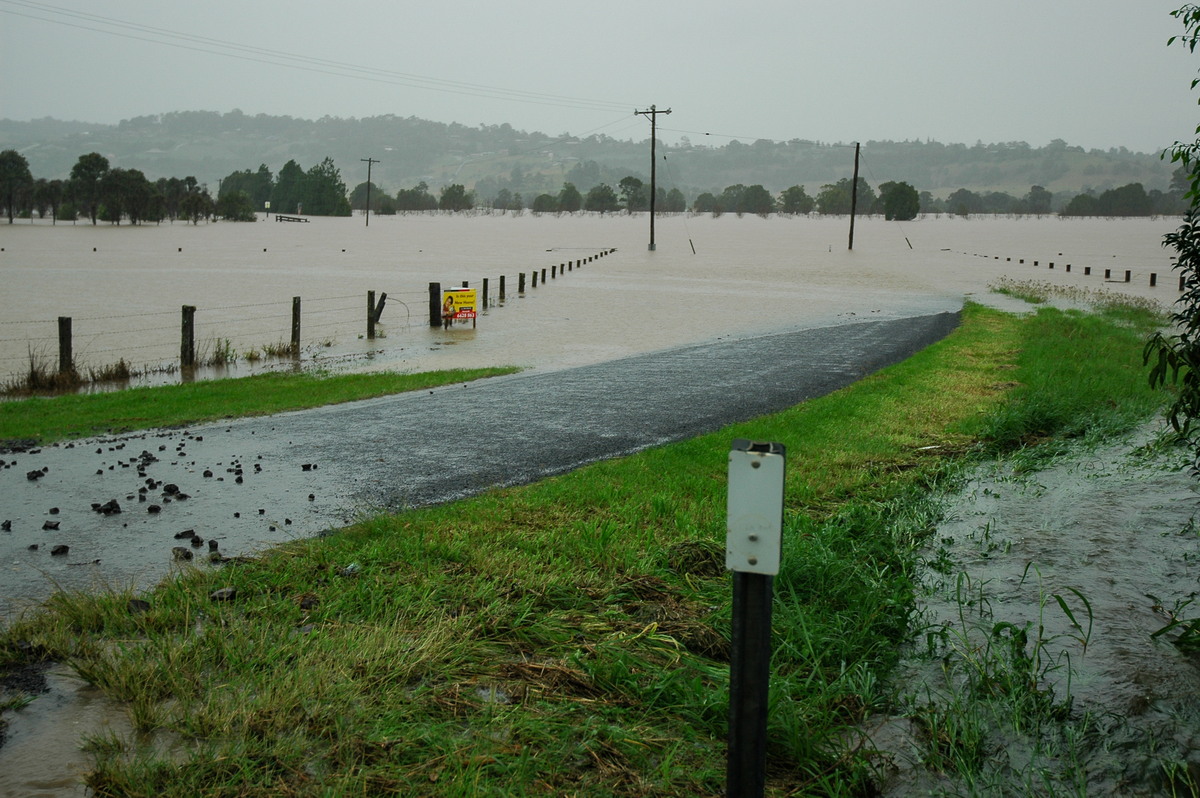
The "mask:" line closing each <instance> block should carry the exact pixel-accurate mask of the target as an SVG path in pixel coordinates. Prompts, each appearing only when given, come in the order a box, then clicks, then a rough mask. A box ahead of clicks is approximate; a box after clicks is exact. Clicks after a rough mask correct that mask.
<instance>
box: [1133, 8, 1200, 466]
mask: <svg viewBox="0 0 1200 798" xmlns="http://www.w3.org/2000/svg"><path fill="white" fill-rule="evenodd" d="M1172 16H1174V17H1175V18H1176V19H1178V20H1180V21H1181V22H1182V23H1183V26H1184V31H1185V33H1184V34H1183V35H1182V36H1173V37H1171V38H1170V39H1169V40H1168V42H1167V44H1168V46H1170V45H1171V44H1174V43H1175V42H1177V41H1178V42H1180V43H1182V44H1183V45H1184V46H1186V47H1187V48H1188V51H1189V52H1191V53H1195V51H1196V44H1197V42H1198V41H1200V6H1195V5H1190V4H1189V5H1185V6H1183V7H1182V8H1179V9H1177V10H1176V11H1173V12H1172ZM1197 85H1198V82H1197V81H1192V88H1195V87H1196V86H1197ZM1195 134H1196V136H1197V138H1196V139H1195V141H1193V142H1191V143H1186V144H1185V143H1182V142H1176V144H1175V146H1173V147H1171V149H1170V150H1169V152H1170V154H1171V162H1172V163H1178V164H1179V165H1180V166H1181V167H1182V168H1184V169H1186V171H1187V174H1188V176H1189V178H1190V180H1189V181H1188V182H1189V184H1190V187H1189V188H1188V190H1187V193H1186V197H1187V199H1188V201H1189V203H1190V204H1189V207H1188V210H1187V213H1186V214H1185V215H1184V218H1183V224H1182V225H1181V226H1180V227H1179V228H1177V229H1176V230H1174V231H1173V232H1171V233H1168V234H1167V235H1165V236H1164V237H1163V246H1165V247H1170V248H1171V249H1174V250H1175V252H1176V256H1175V268H1176V269H1178V270H1179V272H1180V274H1181V276H1182V277H1183V286H1184V291H1183V294H1182V295H1181V296H1180V297H1179V299H1178V300H1177V301H1176V303H1175V308H1176V310H1175V312H1174V313H1172V315H1171V321H1172V322H1173V325H1172V329H1173V330H1175V332H1172V333H1170V334H1164V333H1162V332H1157V333H1154V334H1153V335H1152V336H1151V337H1150V338H1149V340H1147V342H1146V348H1145V351H1144V358H1145V362H1146V363H1147V364H1148V365H1150V386H1151V387H1162V386H1164V385H1165V384H1166V383H1167V382H1172V383H1175V384H1176V385H1177V386H1178V390H1177V391H1176V392H1175V394H1174V399H1173V401H1172V403H1171V405H1170V407H1169V408H1168V409H1167V418H1168V420H1169V421H1170V423H1171V426H1172V427H1173V428H1174V429H1175V431H1176V433H1177V434H1178V436H1179V437H1180V439H1181V440H1184V441H1186V442H1187V443H1188V444H1189V445H1190V446H1191V447H1192V452H1193V456H1194V463H1195V467H1196V468H1197V469H1200V436H1198V435H1197V432H1196V430H1195V429H1194V423H1195V420H1196V419H1197V418H1200V126H1198V127H1197V128H1196V130H1195Z"/></svg>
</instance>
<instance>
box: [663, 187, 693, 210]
mask: <svg viewBox="0 0 1200 798" xmlns="http://www.w3.org/2000/svg"><path fill="white" fill-rule="evenodd" d="M662 209H663V211H664V212H665V213H683V212H684V211H686V210H687V197H685V196H683V192H682V191H680V190H679V189H677V188H672V189H671V190H670V191H668V192H667V196H666V201H665V202H663V203H662Z"/></svg>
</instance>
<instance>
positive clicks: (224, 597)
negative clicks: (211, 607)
mask: <svg viewBox="0 0 1200 798" xmlns="http://www.w3.org/2000/svg"><path fill="white" fill-rule="evenodd" d="M208 597H209V598H210V599H212V600H213V601H233V600H234V599H235V598H237V588H236V587H223V588H220V589H219V590H214V591H213V592H212V593H209V594H208Z"/></svg>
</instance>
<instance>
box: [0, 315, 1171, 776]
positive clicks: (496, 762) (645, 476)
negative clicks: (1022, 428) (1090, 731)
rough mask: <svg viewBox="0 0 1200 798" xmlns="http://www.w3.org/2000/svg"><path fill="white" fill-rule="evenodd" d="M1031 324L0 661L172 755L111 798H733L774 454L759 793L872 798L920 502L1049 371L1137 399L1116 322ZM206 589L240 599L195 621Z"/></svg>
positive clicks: (1133, 360) (129, 763)
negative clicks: (748, 505) (1126, 386)
mask: <svg viewBox="0 0 1200 798" xmlns="http://www.w3.org/2000/svg"><path fill="white" fill-rule="evenodd" d="M1043 313H1045V314H1046V317H1045V318H1044V319H1042V318H1041V316H1040V315H1039V317H1038V319H1040V321H1039V320H1033V319H1024V320H1023V319H1019V318H1016V317H1013V316H1008V315H1004V314H1001V313H998V312H995V311H990V310H986V309H983V308H980V307H975V306H970V307H968V308H967V309H966V310H965V312H964V315H963V323H962V326H961V327H960V329H959V330H957V331H956V332H955V333H954V334H952V335H951V336H950V337H949V338H947V339H946V340H945V341H942V342H940V343H938V344H936V345H934V346H932V347H930V348H928V349H926V350H925V351H923V352H921V353H919V354H918V355H916V356H915V357H913V358H911V359H909V360H908V361H906V362H904V363H901V364H899V365H897V366H894V367H892V368H889V369H887V370H885V371H883V372H880V373H878V374H877V375H874V376H872V377H870V378H867V379H865V380H862V381H860V382H859V383H857V384H855V385H853V386H851V387H849V388H846V389H844V390H842V391H839V392H837V393H835V394H832V395H830V396H827V397H824V398H822V399H818V400H814V401H811V402H807V403H805V404H803V405H800V406H797V407H795V408H792V409H790V410H787V411H784V412H782V413H778V414H774V415H771V416H767V417H763V418H760V419H756V420H754V421H751V422H748V423H745V424H738V425H735V426H732V427H730V428H727V429H725V430H722V431H720V432H718V433H714V434H712V435H706V436H702V437H699V438H696V439H693V440H690V441H686V442H682V443H678V444H673V445H670V446H665V447H661V448H657V449H653V450H649V451H646V452H642V453H640V454H638V455H635V456H632V457H627V458H623V459H620V460H613V461H607V462H601V463H597V464H594V465H591V466H589V467H587V468H584V469H581V470H579V471H576V472H573V473H570V474H565V475H562V476H559V477H556V478H554V479H550V480H547V481H545V482H542V483H539V484H536V485H528V486H522V487H517V488H511V489H505V490H501V491H495V492H492V493H488V494H486V495H482V496H479V497H476V498H472V499H468V500H465V501H460V502H456V503H453V504H450V505H446V506H443V507H435V508H426V509H422V510H417V511H412V512H406V513H402V514H398V515H382V516H379V517H376V518H372V519H369V520H365V521H363V522H362V523H359V524H356V525H354V526H352V527H349V528H347V529H344V530H342V531H341V532H339V533H338V534H336V535H333V536H331V537H329V538H325V539H321V540H311V541H301V542H298V543H296V544H294V545H290V546H287V547H285V548H281V549H279V550H277V551H275V552H274V553H272V554H270V555H269V556H266V557H263V558H262V559H260V560H258V561H255V562H249V563H242V564H237V565H230V566H226V567H224V568H223V569H222V570H219V571H214V572H202V571H197V572H196V573H193V574H191V575H188V576H186V577H184V578H180V579H176V580H172V581H169V582H167V583H165V584H164V585H163V586H161V587H160V588H159V589H157V590H156V591H154V592H153V593H152V594H151V595H149V596H148V597H147V599H148V601H149V602H150V605H151V606H150V609H149V610H148V611H146V612H131V610H130V608H129V606H128V604H127V602H128V599H129V598H131V596H130V595H128V594H125V595H121V594H108V595H102V596H97V597H93V596H79V595H71V596H58V597H56V598H55V599H54V600H53V601H52V602H51V606H50V611H49V613H47V614H46V615H44V616H42V617H40V618H34V619H30V620H28V621H24V622H21V623H19V624H17V625H15V626H14V627H13V628H12V629H11V630H10V631H9V632H8V634H7V635H5V636H4V637H3V638H0V662H2V661H3V660H4V659H5V658H8V659H16V658H18V657H19V656H21V654H20V650H21V647H19V645H18V643H19V642H20V641H26V643H27V645H31V646H33V647H34V648H35V649H36V650H38V651H39V652H45V653H48V654H50V655H52V656H55V657H58V658H63V659H67V660H69V661H70V662H71V663H72V664H73V665H74V667H75V668H76V669H77V670H78V671H79V672H80V673H81V675H83V676H84V677H85V678H87V679H88V680H90V681H92V682H94V683H96V684H98V685H100V686H101V687H102V688H103V689H104V690H106V691H107V692H108V693H110V694H111V695H114V696H116V697H118V698H120V699H122V700H125V701H128V702H129V706H130V714H131V717H132V718H133V719H134V722H135V725H136V726H137V727H138V728H139V729H140V730H144V731H150V730H165V731H167V732H168V733H169V734H170V735H171V737H172V738H174V739H175V740H177V741H178V745H176V746H175V753H174V755H173V756H172V757H168V756H166V755H164V754H162V753H161V752H160V751H158V750H156V749H153V748H150V747H144V746H141V745H140V744H139V742H138V741H137V740H105V741H98V742H97V743H96V744H95V745H94V746H93V749H94V752H95V756H96V766H95V769H94V770H93V772H92V773H91V774H89V776H88V777H87V781H88V783H89V784H90V785H91V787H92V788H93V789H94V790H95V791H96V793H97V794H98V795H116V794H120V795H146V796H150V795H155V796H158V795H162V796H171V795H181V796H182V795H194V794H201V793H203V794H208V795H239V796H240V795H264V796H265V795H346V794H371V795H374V794H386V793H398V794H412V795H442V796H467V795H471V796H475V795H586V796H612V795H626V796H667V795H681V796H682V795H688V796H691V795H720V794H723V791H724V767H725V764H724V734H725V716H726V714H725V713H726V712H727V702H728V690H727V675H728V662H727V655H728V639H729V625H730V621H729V613H730V599H729V579H728V575H727V574H725V572H724V562H723V561H724V556H723V541H724V534H725V533H724V498H725V471H726V456H727V453H728V449H729V442H730V440H731V439H732V438H735V437H744V438H751V439H756V440H778V441H781V442H783V443H785V444H786V445H787V447H788V457H789V464H788V486H787V494H786V495H787V499H786V501H787V507H786V513H785V544H784V560H783V566H782V570H781V572H780V574H779V576H778V577H777V578H776V580H775V587H776V610H775V612H776V615H775V624H774V627H775V652H774V658H773V683H772V707H771V720H770V747H769V750H768V756H769V761H770V768H769V774H768V783H769V793H770V794H772V795H796V794H814V795H860V794H868V793H870V791H871V790H872V765H871V761H870V755H869V752H867V751H865V750H863V747H862V745H861V743H860V742H859V741H858V739H857V737H856V736H855V734H854V732H853V729H854V724H855V723H856V722H857V721H858V720H860V719H861V718H862V717H863V716H864V714H865V713H866V712H868V711H869V710H870V709H871V708H872V707H874V706H877V705H879V703H880V702H882V701H884V700H885V696H883V695H882V694H881V690H880V688H879V684H880V682H881V680H882V679H883V677H884V676H886V674H887V672H888V668H889V667H890V666H891V665H892V664H893V663H894V662H895V659H896V656H897V649H898V647H899V646H900V644H901V643H902V642H904V641H905V639H906V638H907V636H908V634H909V621H910V613H911V612H912V609H913V583H912V579H913V574H914V572H915V570H916V567H917V550H918V548H919V546H920V545H921V542H922V540H923V538H924V536H925V535H926V533H927V532H928V530H929V529H930V528H931V525H932V524H933V523H935V522H936V519H937V502H936V500H935V498H934V493H935V491H936V489H937V488H938V487H939V485H941V484H943V482H944V480H945V479H946V478H947V477H948V476H952V475H953V474H954V473H955V472H956V467H957V464H958V463H960V462H961V461H962V459H963V457H964V456H965V455H966V454H967V453H968V452H970V451H972V450H974V449H975V448H976V447H977V446H978V445H979V443H980V441H981V438H980V434H981V433H980V432H979V430H981V429H983V428H984V427H985V426H986V425H981V421H980V420H981V419H988V418H991V417H993V416H994V415H995V414H996V413H997V412H998V411H999V410H1000V409H1001V408H1008V409H1009V411H1010V412H1014V413H1015V412H1019V407H1020V406H1023V405H1027V404H1028V397H1029V396H1031V395H1037V393H1038V392H1037V390H1035V389H1033V388H1031V387H1028V386H1032V385H1034V384H1035V382H1036V381H1035V380H1034V379H1033V376H1032V375H1033V373H1034V372H1036V371H1037V370H1038V369H1041V368H1045V367H1046V364H1047V361H1050V360H1061V359H1064V358H1071V359H1074V360H1078V361H1082V362H1083V365H1084V366H1085V368H1082V369H1071V370H1064V371H1062V372H1060V375H1061V376H1060V377H1058V378H1057V379H1050V380H1047V381H1046V382H1045V384H1047V385H1049V386H1051V388H1050V390H1051V391H1052V392H1053V393H1054V394H1055V395H1056V397H1057V399H1058V400H1060V401H1061V403H1062V404H1063V406H1065V407H1067V408H1074V409H1075V410H1076V411H1078V412H1081V413H1085V414H1087V415H1088V417H1089V418H1093V419H1095V418H1098V417H1099V416H1098V415H1097V414H1098V413H1102V412H1103V410H1104V408H1105V407H1108V406H1109V404H1108V403H1105V402H1100V403H1099V407H1098V408H1097V407H1093V404H1094V400H1095V395H1096V392H1095V387H1096V386H1094V385H1092V386H1087V385H1079V384H1077V383H1079V382H1080V381H1081V380H1082V381H1083V382H1087V379H1084V378H1082V377H1081V375H1086V374H1092V373H1098V372H1103V373H1109V369H1108V368H1107V366H1106V365H1105V364H1107V363H1109V362H1112V361H1116V362H1119V363H1120V364H1123V365H1121V366H1120V367H1118V368H1116V369H1114V370H1112V372H1111V374H1110V376H1108V377H1106V378H1105V379H1106V380H1111V381H1113V382H1116V383H1124V382H1130V383H1132V382H1136V383H1137V384H1138V385H1144V382H1143V377H1142V375H1141V373H1140V353H1141V340H1140V339H1138V338H1137V337H1136V335H1135V336H1133V338H1132V339H1131V338H1128V337H1121V336H1127V333H1128V328H1126V327H1121V326H1117V325H1112V324H1109V325H1108V326H1107V327H1103V330H1104V331H1105V332H1102V333H1099V338H1098V339H1097V341H1096V342H1094V343H1092V344H1088V345H1087V346H1082V347H1081V346H1080V345H1079V342H1080V341H1081V340H1084V339H1082V338H1081V337H1080V336H1081V335H1082V332H1081V331H1082V330H1083V329H1084V328H1085V327H1086V324H1088V323H1089V322H1083V321H1082V319H1081V317H1078V316H1075V315H1070V314H1062V313H1058V312H1057V311H1043ZM1042 323H1045V324H1047V325H1049V326H1048V327H1045V328H1043V327H1041V326H1039V325H1041V324H1042ZM1113 336H1117V337H1116V338H1114V337H1113ZM1046 337H1048V338H1050V339H1051V340H1052V341H1055V342H1057V347H1056V348H1055V349H1054V350H1053V351H1049V352H1047V351H1042V350H1039V349H1036V348H1035V347H1034V345H1035V344H1037V343H1039V342H1040V341H1041V339H1043V338H1046ZM1089 340H1090V339H1089ZM1113 341H1120V343H1114V344H1113V345H1112V346H1109V344H1110V343H1112V342H1113ZM1035 352H1036V354H1031V353H1035ZM1088 364H1090V365H1091V366H1093V367H1094V368H1091V369H1089V368H1086V366H1087V365H1088ZM1143 390H1145V389H1143ZM1146 393H1149V391H1148V390H1146ZM1119 396H1120V397H1121V398H1120V401H1121V402H1130V403H1133V402H1135V400H1137V398H1138V397H1137V396H1136V392H1131V393H1130V394H1129V395H1128V396H1129V397H1130V398H1128V399H1127V398H1126V394H1119ZM1023 397H1024V398H1023ZM1088 397H1090V398H1088ZM1157 399H1158V397H1156V396H1154V395H1151V399H1150V400H1149V401H1148V402H1147V403H1146V405H1145V407H1150V408H1152V407H1153V405H1154V403H1155V402H1156V401H1157ZM1112 404H1114V405H1115V404H1116V403H1115V402H1114V403H1112ZM1139 407H1140V405H1139ZM1118 410H1119V411H1120V412H1118V413H1117V414H1116V415H1117V416H1119V417H1122V418H1132V413H1130V412H1126V411H1127V408H1118ZM1139 412H1140V411H1139ZM1147 412H1148V411H1147ZM1123 414H1124V415H1123ZM221 587H231V588H234V589H235V590H236V591H237V594H236V595H237V597H236V599H235V600H233V601H227V602H215V601H212V600H211V599H210V598H209V595H210V593H211V591H213V590H215V589H217V588H221Z"/></svg>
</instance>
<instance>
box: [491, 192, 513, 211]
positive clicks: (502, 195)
mask: <svg viewBox="0 0 1200 798" xmlns="http://www.w3.org/2000/svg"><path fill="white" fill-rule="evenodd" d="M510 205H512V192H511V191H509V190H508V189H506V188H502V189H500V190H499V191H497V192H496V198H495V199H494V200H492V208H493V209H494V210H497V211H506V210H508V208H509V206H510Z"/></svg>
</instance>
